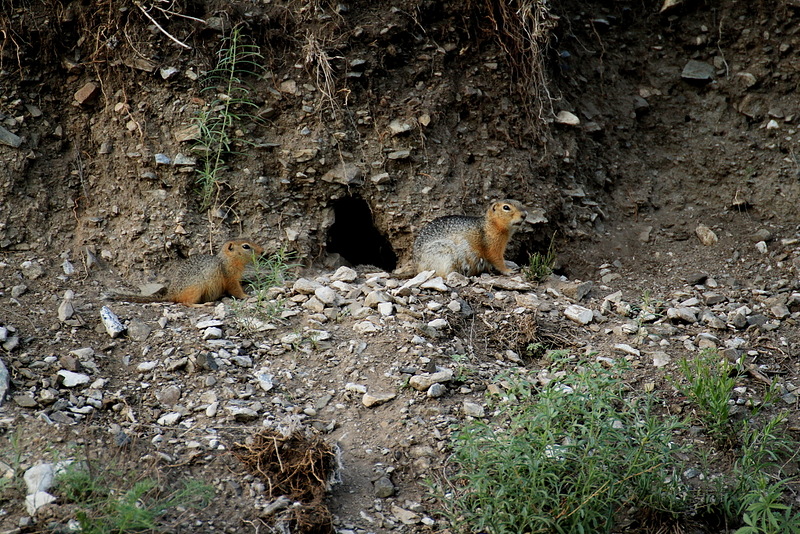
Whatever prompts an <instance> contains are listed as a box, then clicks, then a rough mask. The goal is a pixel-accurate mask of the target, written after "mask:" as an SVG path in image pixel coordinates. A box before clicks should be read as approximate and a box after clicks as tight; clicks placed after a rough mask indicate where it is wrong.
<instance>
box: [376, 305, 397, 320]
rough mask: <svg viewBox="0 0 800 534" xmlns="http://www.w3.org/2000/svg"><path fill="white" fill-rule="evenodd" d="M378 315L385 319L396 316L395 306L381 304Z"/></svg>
mask: <svg viewBox="0 0 800 534" xmlns="http://www.w3.org/2000/svg"><path fill="white" fill-rule="evenodd" d="M378 313H380V314H381V315H382V316H383V317H391V316H392V314H394V304H392V303H391V302H381V303H380V304H378Z"/></svg>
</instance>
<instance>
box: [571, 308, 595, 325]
mask: <svg viewBox="0 0 800 534" xmlns="http://www.w3.org/2000/svg"><path fill="white" fill-rule="evenodd" d="M564 316H565V317H566V318H567V319H569V320H570V321H574V322H576V323H578V324H581V325H586V324H589V323H591V322H592V319H594V312H592V310H590V309H589V308H584V307H583V306H578V305H577V304H572V305H571V306H567V308H566V309H565V310H564Z"/></svg>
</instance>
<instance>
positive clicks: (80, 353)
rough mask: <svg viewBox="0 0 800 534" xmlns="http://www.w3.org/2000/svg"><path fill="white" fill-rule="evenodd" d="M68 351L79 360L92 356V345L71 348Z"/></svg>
mask: <svg viewBox="0 0 800 534" xmlns="http://www.w3.org/2000/svg"><path fill="white" fill-rule="evenodd" d="M69 353H70V354H72V355H73V356H75V357H76V358H78V359H80V360H84V359H86V358H91V357H92V356H94V349H93V348H92V347H85V348H82V349H75V350H71V351H69Z"/></svg>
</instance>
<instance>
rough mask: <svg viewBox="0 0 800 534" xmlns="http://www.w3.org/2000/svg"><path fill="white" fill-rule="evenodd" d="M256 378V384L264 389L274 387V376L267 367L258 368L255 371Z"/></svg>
mask: <svg viewBox="0 0 800 534" xmlns="http://www.w3.org/2000/svg"><path fill="white" fill-rule="evenodd" d="M255 377H256V380H258V385H259V387H261V389H262V390H264V391H269V390H271V389H272V388H273V387H275V383H274V379H275V376H274V375H273V374H272V373H270V372H269V370H268V369H263V368H262V369H259V370H258V371H257V372H256V373H255Z"/></svg>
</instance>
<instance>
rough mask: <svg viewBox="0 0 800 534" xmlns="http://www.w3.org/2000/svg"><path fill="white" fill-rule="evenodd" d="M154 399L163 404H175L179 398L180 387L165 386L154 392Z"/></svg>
mask: <svg viewBox="0 0 800 534" xmlns="http://www.w3.org/2000/svg"><path fill="white" fill-rule="evenodd" d="M156 400H158V402H160V403H161V404H162V405H163V406H175V405H176V404H178V401H180V400H181V388H179V387H178V386H167V387H165V388H163V389H161V390H159V391H157V392H156Z"/></svg>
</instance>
